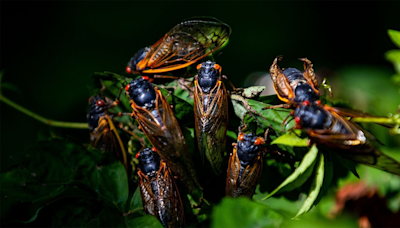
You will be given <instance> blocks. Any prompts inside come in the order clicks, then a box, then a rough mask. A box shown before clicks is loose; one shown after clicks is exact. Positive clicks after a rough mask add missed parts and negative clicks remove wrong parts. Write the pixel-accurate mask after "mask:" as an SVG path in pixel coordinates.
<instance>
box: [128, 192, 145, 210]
mask: <svg viewBox="0 0 400 228" xmlns="http://www.w3.org/2000/svg"><path fill="white" fill-rule="evenodd" d="M139 210H143V201H142V196H141V195H140V188H139V186H138V187H137V188H136V190H135V193H133V196H132V199H131V203H130V207H129V212H130V213H134V212H136V211H139Z"/></svg>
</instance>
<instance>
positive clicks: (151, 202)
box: [136, 148, 185, 227]
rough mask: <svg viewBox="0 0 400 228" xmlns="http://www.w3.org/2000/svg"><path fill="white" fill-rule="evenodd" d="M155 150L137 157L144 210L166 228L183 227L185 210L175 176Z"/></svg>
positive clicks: (141, 153) (141, 152) (147, 150)
mask: <svg viewBox="0 0 400 228" xmlns="http://www.w3.org/2000/svg"><path fill="white" fill-rule="evenodd" d="M155 150H156V149H155V148H153V149H150V148H145V149H143V150H141V151H140V152H139V153H138V154H137V155H136V158H138V159H139V171H138V175H139V188H140V194H141V196H142V201H143V209H144V211H145V212H146V214H150V215H153V216H155V217H156V218H158V220H160V222H161V223H162V224H163V226H164V227H183V226H184V219H185V216H184V210H183V205H182V201H181V197H180V195H179V191H178V188H177V186H176V184H175V181H174V176H173V174H172V172H171V170H170V169H169V168H168V165H167V164H166V163H165V162H164V161H163V160H161V158H160V156H159V155H158V154H157V152H155Z"/></svg>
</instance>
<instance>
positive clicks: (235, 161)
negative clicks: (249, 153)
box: [225, 146, 240, 197]
mask: <svg viewBox="0 0 400 228" xmlns="http://www.w3.org/2000/svg"><path fill="white" fill-rule="evenodd" d="M239 169H240V161H239V158H238V156H237V152H236V146H235V147H234V148H233V152H232V154H231V156H230V157H229V163H228V170H227V177H226V186H225V194H226V195H227V196H231V197H235V194H234V193H235V189H236V182H237V179H238V177H239Z"/></svg>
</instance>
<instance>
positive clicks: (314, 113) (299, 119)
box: [294, 101, 400, 175]
mask: <svg viewBox="0 0 400 228" xmlns="http://www.w3.org/2000/svg"><path fill="white" fill-rule="evenodd" d="M365 115H366V114H363V113H360V114H358V112H357V111H354V110H346V112H341V110H340V109H337V108H334V107H330V106H328V105H320V103H319V102H313V103H310V102H308V101H305V102H303V103H302V104H301V105H299V106H298V107H297V108H296V110H295V112H294V119H295V122H296V128H303V129H305V130H306V132H307V133H308V135H309V136H310V138H311V139H312V140H314V141H315V142H316V143H319V144H322V145H325V146H327V147H329V148H333V149H334V150H335V152H339V153H340V155H341V156H343V157H346V158H348V159H350V160H353V161H355V162H357V163H361V164H364V165H368V166H372V167H374V168H377V169H381V170H384V171H386V172H389V173H394V174H397V175H400V163H399V162H398V161H396V160H394V159H393V158H391V157H389V156H387V155H385V154H384V153H382V152H380V151H379V150H378V149H376V148H375V147H374V146H373V145H372V144H371V141H374V140H376V139H375V137H374V136H373V135H371V134H370V133H368V132H367V131H365V130H363V129H362V128H361V127H360V126H359V125H357V124H356V123H354V122H352V121H349V120H347V118H346V116H352V117H356V116H365Z"/></svg>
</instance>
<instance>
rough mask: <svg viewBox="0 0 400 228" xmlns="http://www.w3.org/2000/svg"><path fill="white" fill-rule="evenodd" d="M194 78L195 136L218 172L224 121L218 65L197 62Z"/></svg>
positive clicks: (225, 100)
mask: <svg viewBox="0 0 400 228" xmlns="http://www.w3.org/2000/svg"><path fill="white" fill-rule="evenodd" d="M197 70H198V71H199V73H198V75H196V76H195V80H194V85H195V89H194V113H195V124H196V137H197V142H198V147H199V151H200V154H201V158H202V159H203V162H204V155H205V156H206V157H207V160H208V161H209V162H210V164H211V167H212V169H213V170H214V173H215V174H220V173H221V167H222V158H223V154H224V152H225V147H226V130H227V125H228V96H227V94H226V89H225V86H224V83H223V82H222V78H221V66H220V65H218V64H216V63H213V62H211V61H207V62H204V63H202V64H199V65H198V66H197Z"/></svg>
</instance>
